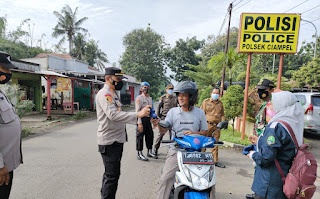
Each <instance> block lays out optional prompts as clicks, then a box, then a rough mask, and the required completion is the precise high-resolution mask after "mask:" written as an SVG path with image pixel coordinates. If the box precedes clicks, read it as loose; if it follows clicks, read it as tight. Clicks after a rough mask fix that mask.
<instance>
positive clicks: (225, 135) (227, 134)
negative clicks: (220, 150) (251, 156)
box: [220, 126, 251, 146]
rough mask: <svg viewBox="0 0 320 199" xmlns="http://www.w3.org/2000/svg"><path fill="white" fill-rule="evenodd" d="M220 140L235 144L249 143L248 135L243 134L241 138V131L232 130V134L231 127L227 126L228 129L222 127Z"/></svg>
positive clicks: (246, 144)
mask: <svg viewBox="0 0 320 199" xmlns="http://www.w3.org/2000/svg"><path fill="white" fill-rule="evenodd" d="M220 140H222V141H227V142H232V143H235V144H241V145H245V146H248V145H251V143H250V141H249V140H248V137H247V136H246V135H245V137H244V140H241V133H240V132H238V131H236V130H234V135H233V134H232V127H230V126H229V127H228V129H222V130H221V135H220Z"/></svg>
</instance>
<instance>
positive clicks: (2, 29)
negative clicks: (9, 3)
mask: <svg viewBox="0 0 320 199" xmlns="http://www.w3.org/2000/svg"><path fill="white" fill-rule="evenodd" d="M6 28H7V18H6V17H0V39H5V36H6Z"/></svg>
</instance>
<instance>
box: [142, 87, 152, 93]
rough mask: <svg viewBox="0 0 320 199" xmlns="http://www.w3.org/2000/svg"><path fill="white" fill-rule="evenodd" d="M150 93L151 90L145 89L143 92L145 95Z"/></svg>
mask: <svg viewBox="0 0 320 199" xmlns="http://www.w3.org/2000/svg"><path fill="white" fill-rule="evenodd" d="M149 91H150V88H145V89H143V90H142V92H144V93H145V94H147V93H149Z"/></svg>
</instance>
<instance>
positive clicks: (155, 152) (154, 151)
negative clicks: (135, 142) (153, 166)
mask: <svg viewBox="0 0 320 199" xmlns="http://www.w3.org/2000/svg"><path fill="white" fill-rule="evenodd" d="M153 154H154V155H156V156H158V149H156V148H155V149H154V150H153Z"/></svg>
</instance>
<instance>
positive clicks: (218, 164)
mask: <svg viewBox="0 0 320 199" xmlns="http://www.w3.org/2000/svg"><path fill="white" fill-rule="evenodd" d="M214 165H216V167H220V168H226V166H224V165H223V164H220V163H219V162H216V163H214Z"/></svg>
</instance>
